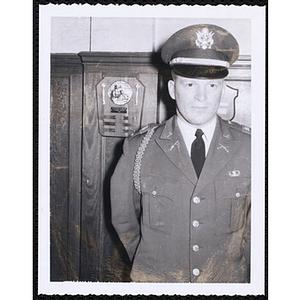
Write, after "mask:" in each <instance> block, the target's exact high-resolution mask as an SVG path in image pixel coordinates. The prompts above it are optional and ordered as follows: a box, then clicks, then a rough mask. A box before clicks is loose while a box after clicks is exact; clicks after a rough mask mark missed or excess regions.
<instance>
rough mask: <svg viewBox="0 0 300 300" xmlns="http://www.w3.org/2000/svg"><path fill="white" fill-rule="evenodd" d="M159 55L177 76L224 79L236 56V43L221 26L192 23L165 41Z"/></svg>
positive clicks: (237, 51) (237, 49) (237, 46)
mask: <svg viewBox="0 0 300 300" xmlns="http://www.w3.org/2000/svg"><path fill="white" fill-rule="evenodd" d="M161 57H162V60H163V61H164V62H165V63H166V64H169V65H170V67H171V69H172V70H173V71H174V72H175V74H178V75H180V76H183V77H190V78H201V77H205V78H224V77H226V76H227V75H228V67H229V66H230V65H231V64H233V63H234V62H235V61H236V60H237V59H238V57H239V45H238V43H237V41H236V39H235V38H234V37H233V35H232V34H231V33H229V32H228V31H227V30H225V29H224V28H221V27H219V26H216V25H210V24H199V25H192V26H189V27H186V28H183V29H181V30H179V31H177V32H176V33H174V34H173V35H172V36H171V37H170V38H169V39H168V40H167V42H166V43H165V44H164V46H163V48H162V51H161Z"/></svg>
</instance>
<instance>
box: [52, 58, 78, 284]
mask: <svg viewBox="0 0 300 300" xmlns="http://www.w3.org/2000/svg"><path fill="white" fill-rule="evenodd" d="M50 99H51V102H50V106H51V109H50V113H51V116H50V164H51V169H50V170H51V174H50V211H51V216H50V231H51V237H50V242H51V245H50V280H51V281H65V280H68V281H70V280H79V279H80V266H79V258H80V256H79V254H80V227H81V224H80V215H81V135H82V133H81V131H82V65H81V62H80V59H79V57H78V56H77V55H52V57H51V98H50Z"/></svg>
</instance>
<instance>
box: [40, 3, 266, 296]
mask: <svg viewBox="0 0 300 300" xmlns="http://www.w3.org/2000/svg"><path fill="white" fill-rule="evenodd" d="M39 12H40V14H39V37H40V39H39V137H38V139H39V165H38V169H39V178H38V179H39V180H38V182H39V186H38V190H39V194H38V198H39V200H38V201H39V203H38V206H39V211H38V215H39V218H38V294H47V295H52V294H60V295H63V294H69V295H77V294H81V295H88V294H95V295H115V294H118V295H125V294H131V295H137V294H143V295H150V294H152V295H162V294H164V295H174V294H177V295H200V294H201V295H236V294H238V295H262V294H264V293H265V198H266V197H265V128H266V124H265V123H266V116H265V101H266V99H265V95H266V91H265V83H266V82H265V80H266V79H265V78H266V61H265V58H266V53H265V51H266V36H265V35H266V20H265V16H266V7H258V6H246V5H243V6H233V5H231V6H222V5H218V6H214V7H213V6H209V5H206V6H199V5H194V6H188V5H181V6H173V5H170V6H164V5H156V6H153V5H152V6H151V5H145V6H139V5H133V6H126V5H120V6H116V5H108V6H103V5H95V6H90V5H87V4H85V5H76V4H73V5H53V4H49V5H45V6H43V5H40V6H39ZM137 15H139V17H147V18H149V17H155V18H166V17H169V18H183V17H184V16H189V17H190V18H198V19H199V18H201V17H203V18H232V19H234V18H239V19H241V18H245V19H251V60H252V69H251V72H252V76H251V106H252V107H251V111H252V113H251V114H252V117H251V119H252V122H251V124H252V126H251V127H252V222H251V232H252V239H251V241H252V242H251V283H249V284H237V283H235V284H230V283H226V284H216V283H214V284H208V283H207V284H204V283H201V284H192V283H180V284H174V283H103V282H93V283H92V282H50V259H49V256H50V213H49V212H50V175H49V174H50V172H49V168H50V114H49V111H50V109H49V108H50V48H51V18H52V17H101V16H105V17H109V16H111V17H121V16H122V17H128V18H130V17H135V16H137ZM254 153H255V155H254Z"/></svg>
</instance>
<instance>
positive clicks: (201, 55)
mask: <svg viewBox="0 0 300 300" xmlns="http://www.w3.org/2000/svg"><path fill="white" fill-rule="evenodd" d="M39 12H40V14H39V36H40V40H39V200H38V201H39V209H38V216H39V220H38V293H39V294H46V295H52V294H60V295H63V294H70V295H72V294H82V295H88V294H96V295H115V294H117V295H125V294H132V295H137V294H143V295H150V294H154V295H162V294H165V295H174V294H177V295H254V296H255V295H264V293H265V268H266V265H265V255H266V253H265V234H266V231H265V207H266V196H265V172H266V170H265V163H266V162H265V134H266V133H265V128H266V123H265V122H266V121H265V120H266V119H265V118H266V116H265V109H266V108H265V105H266V90H265V86H266V82H265V80H266V61H265V58H266V19H265V16H266V8H265V7H264V6H247V5H243V6H233V5H230V6H222V5H219V6H214V7H213V6H205V5H203V6H200V5H195V6H188V5H182V6H164V5H157V6H155V5H153V6H147V5H146V6H138V5H134V6H127V5H120V6H116V5H108V6H102V5H95V6H89V5H69V6H66V5H51V4H50V5H45V6H40V10H39Z"/></svg>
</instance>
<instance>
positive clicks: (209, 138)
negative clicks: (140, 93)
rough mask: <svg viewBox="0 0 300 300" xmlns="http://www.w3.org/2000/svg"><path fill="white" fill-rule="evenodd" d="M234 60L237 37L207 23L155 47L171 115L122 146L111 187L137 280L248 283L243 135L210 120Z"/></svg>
mask: <svg viewBox="0 0 300 300" xmlns="http://www.w3.org/2000/svg"><path fill="white" fill-rule="evenodd" d="M238 55H239V46H238V43H237V41H236V40H235V38H234V37H233V36H232V35H231V34H230V33H229V32H228V31H226V30H225V29H223V28H220V27H218V26H215V25H208V24H204V25H202V24H201V25H194V26H189V27H187V28H184V29H182V30H180V31H178V32H176V33H175V34H174V35H173V36H171V37H170V39H169V40H168V41H167V42H166V44H165V45H164V46H163V48H162V59H163V61H164V62H165V63H168V64H169V65H170V67H171V72H172V76H173V80H170V81H169V83H168V89H169V93H170V96H171V97H172V98H173V99H174V100H175V101H176V105H177V113H176V116H173V117H171V118H170V119H169V120H167V121H166V122H164V123H162V124H159V125H156V124H153V125H149V126H148V127H146V128H144V129H142V130H140V132H138V133H136V134H134V135H133V136H132V137H130V138H129V139H126V140H125V142H124V148H123V155H122V157H121V159H120V161H119V163H118V165H117V167H116V170H115V172H114V175H113V177H112V184H111V186H112V191H111V207H112V222H113V225H114V227H115V229H116V231H117V233H118V235H119V237H120V239H121V241H122V242H123V244H124V246H125V248H126V250H127V253H128V255H129V258H130V259H131V260H132V262H133V265H132V270H131V279H132V280H133V281H135V282H206V283H229V282H230V283H231V282H232V283H247V282H250V204H251V203H250V200H251V198H250V191H251V188H250V181H251V161H250V158H251V136H250V134H249V132H250V130H249V128H246V127H244V126H242V125H238V124H235V123H231V122H228V121H224V120H222V119H221V118H220V117H219V116H218V115H217V110H218V107H219V103H220V99H221V96H222V93H223V90H224V86H225V84H224V78H225V77H226V76H227V74H228V67H229V66H230V65H231V64H232V63H233V62H234V61H235V60H236V59H237V58H238Z"/></svg>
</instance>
